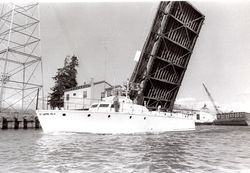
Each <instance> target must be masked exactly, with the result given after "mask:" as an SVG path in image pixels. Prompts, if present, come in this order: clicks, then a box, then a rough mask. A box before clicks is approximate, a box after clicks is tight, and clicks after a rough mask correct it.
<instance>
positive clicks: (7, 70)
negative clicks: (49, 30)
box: [0, 3, 43, 113]
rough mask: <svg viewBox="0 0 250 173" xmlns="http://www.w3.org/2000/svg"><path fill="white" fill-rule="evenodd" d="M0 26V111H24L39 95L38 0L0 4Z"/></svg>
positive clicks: (40, 82)
mask: <svg viewBox="0 0 250 173" xmlns="http://www.w3.org/2000/svg"><path fill="white" fill-rule="evenodd" d="M0 26H1V27H0V43H1V44H0V70H1V71H0V73H1V74H0V112H21V113H26V112H28V111H29V110H32V109H33V110H34V109H35V108H36V107H37V105H36V103H37V99H38V97H39V95H41V94H43V92H42V90H40V89H42V83H43V82H42V80H43V79H42V57H41V53H40V51H41V50H40V21H39V7H38V3H33V4H18V5H17V4H13V3H8V4H5V3H3V4H2V5H1V14H0ZM39 90H40V92H39ZM20 110H21V111H20Z"/></svg>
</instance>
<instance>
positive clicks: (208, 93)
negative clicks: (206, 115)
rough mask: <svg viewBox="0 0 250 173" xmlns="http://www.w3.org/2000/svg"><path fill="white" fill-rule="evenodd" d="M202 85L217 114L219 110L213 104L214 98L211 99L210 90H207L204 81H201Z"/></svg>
mask: <svg viewBox="0 0 250 173" xmlns="http://www.w3.org/2000/svg"><path fill="white" fill-rule="evenodd" d="M202 85H203V87H204V89H205V91H206V93H207V95H208V97H209V99H210V101H211V102H212V104H213V106H214V109H215V111H216V113H217V114H219V113H220V111H219V109H218V108H217V107H216V105H215V102H214V99H213V97H212V95H211V94H210V92H209V91H208V89H207V87H206V85H205V84H204V83H202Z"/></svg>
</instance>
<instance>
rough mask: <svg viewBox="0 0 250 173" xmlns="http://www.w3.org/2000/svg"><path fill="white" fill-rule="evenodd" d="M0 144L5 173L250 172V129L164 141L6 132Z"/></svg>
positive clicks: (199, 132) (174, 135)
mask: <svg viewBox="0 0 250 173" xmlns="http://www.w3.org/2000/svg"><path fill="white" fill-rule="evenodd" d="M0 141H1V142H0V170H1V171H0V172H20V173H29V172H32V173H33V172H41V173H43V172H44V173H45V172H46V173H47V172H48V173H50V172H53V173H54V172H62V173H67V172H70V173H71V172H72V173H75V172H77V173H78V172H97V173H113V172H115V173H116V172H117V173H120V172H122V173H130V172H133V173H151V172H152V173H154V172H155V173H158V172H159V173H162V172H167V173H172V172H178V173H179V172H180V173H182V172H183V173H186V172H190V173H191V172H192V173H193V172H195V173H203V172H204V173H205V172H212V173H232V172H239V173H241V172H242V173H248V172H250V127H225V126H198V127H197V128H196V131H190V132H169V133H164V134H158V135H152V134H151V135H145V134H144V135H94V134H83V133H56V134H55V133H49V134H44V133H43V132H42V131H41V130H16V131H15V130H5V131H3V130H2V131H0Z"/></svg>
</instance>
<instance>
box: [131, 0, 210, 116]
mask: <svg viewBox="0 0 250 173" xmlns="http://www.w3.org/2000/svg"><path fill="white" fill-rule="evenodd" d="M204 18H205V17H204V15H202V14H201V13H200V12H199V11H198V10H197V9H195V8H194V7H193V6H192V5H191V4H190V3H188V2H185V1H171V2H160V5H159V7H158V10H157V13H156V17H155V19H154V22H153V26H152V28H151V31H150V33H149V36H148V38H147V40H146V43H145V45H144V47H143V50H142V53H141V56H140V59H139V61H138V63H137V65H136V67H135V69H134V72H133V74H132V77H131V79H130V82H131V83H133V84H137V85H140V86H141V87H140V88H141V90H140V92H139V95H138V96H137V102H138V103H139V104H143V103H146V106H147V107H148V108H149V109H151V110H155V109H157V107H158V106H161V108H162V110H165V111H172V109H173V105H174V102H175V99H176V96H177V93H178V91H179V88H180V85H181V82H182V80H183V77H184V74H185V71H186V68H187V65H188V62H189V59H190V56H191V54H192V51H193V49H194V45H195V43H196V40H197V38H198V35H199V32H200V29H201V26H202V24H203V21H204Z"/></svg>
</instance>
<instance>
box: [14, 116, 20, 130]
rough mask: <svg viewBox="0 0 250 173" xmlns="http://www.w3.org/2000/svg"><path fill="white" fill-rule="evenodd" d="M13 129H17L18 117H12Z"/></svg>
mask: <svg viewBox="0 0 250 173" xmlns="http://www.w3.org/2000/svg"><path fill="white" fill-rule="evenodd" d="M14 129H15V130H17V129H19V121H18V118H16V117H15V118H14Z"/></svg>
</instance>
